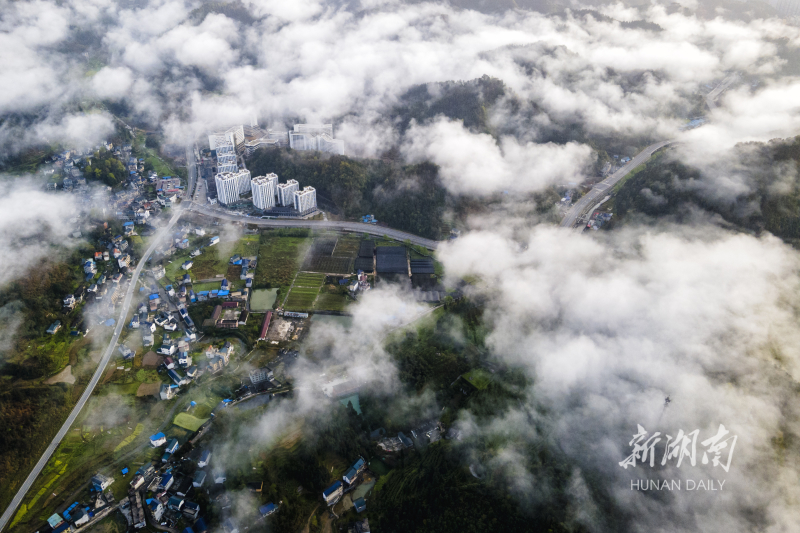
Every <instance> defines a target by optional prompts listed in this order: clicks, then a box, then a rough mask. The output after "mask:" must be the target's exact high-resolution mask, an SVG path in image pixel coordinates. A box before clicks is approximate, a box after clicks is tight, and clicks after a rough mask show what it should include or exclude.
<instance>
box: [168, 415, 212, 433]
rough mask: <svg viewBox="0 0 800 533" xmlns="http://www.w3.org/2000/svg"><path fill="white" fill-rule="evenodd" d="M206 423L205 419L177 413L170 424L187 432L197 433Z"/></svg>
mask: <svg viewBox="0 0 800 533" xmlns="http://www.w3.org/2000/svg"><path fill="white" fill-rule="evenodd" d="M207 421H208V419H207V418H197V417H196V416H192V415H190V414H189V413H178V414H177V415H175V420H173V421H172V423H173V424H175V425H176V426H178V427H181V428H183V429H186V430H189V431H197V430H198V429H200V426H202V425H203V424H205V423H206V422H207Z"/></svg>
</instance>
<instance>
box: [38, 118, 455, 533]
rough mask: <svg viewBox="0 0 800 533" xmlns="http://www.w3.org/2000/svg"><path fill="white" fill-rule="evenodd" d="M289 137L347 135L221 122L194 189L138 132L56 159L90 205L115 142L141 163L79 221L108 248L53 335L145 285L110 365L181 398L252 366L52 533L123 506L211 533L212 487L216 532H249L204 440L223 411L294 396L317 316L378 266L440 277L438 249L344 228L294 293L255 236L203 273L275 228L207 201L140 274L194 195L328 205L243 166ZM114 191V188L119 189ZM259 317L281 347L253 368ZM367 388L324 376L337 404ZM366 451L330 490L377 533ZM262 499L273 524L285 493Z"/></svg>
mask: <svg viewBox="0 0 800 533" xmlns="http://www.w3.org/2000/svg"><path fill="white" fill-rule="evenodd" d="M284 145H288V146H290V147H291V148H293V149H295V150H317V151H321V152H329V153H333V154H342V153H343V152H344V145H343V143H342V142H341V141H339V140H336V139H335V138H333V132H332V128H331V127H330V125H321V126H311V125H297V126H295V128H294V130H293V131H291V132H289V133H288V134H287V133H283V134H276V133H275V132H272V131H265V130H258V129H257V128H254V127H250V128H247V127H244V126H239V127H235V128H232V129H230V130H228V131H226V132H224V133H214V134H211V135H209V147H208V149H203V150H200V151H197V150H196V151H195V153H196V154H197V156H196V160H197V163H198V167H199V168H198V170H199V173H200V177H199V179H198V183H197V186H196V188H195V191H196V192H195V194H194V195H192V193H191V188H192V184H191V183H187V180H186V179H185V178H183V179H182V178H180V177H176V176H164V175H159V173H158V172H156V171H155V170H149V171H145V159H144V158H142V157H136V155H135V154H134V152H135V148H134V147H133V146H132V145H131V144H124V145H122V146H114V145H113V144H112V143H110V142H107V143H105V144H104V145H103V146H100V147H97V148H96V149H94V150H68V151H65V152H62V153H60V154H59V155H57V156H56V157H55V158H54V161H53V167H52V168H51V169H49V170H47V171H46V173H56V175H57V176H59V175H60V176H61V178H62V179H61V182H60V184H58V183H56V184H52V185H49V186H48V188H49V189H53V190H57V191H62V190H63V191H64V192H68V193H72V194H75V195H76V198H78V199H80V200H79V201H82V202H84V203H85V204H86V205H90V204H91V202H92V195H93V194H96V191H92V190H91V189H90V188H89V187H88V186H87V182H86V178H85V176H84V175H83V170H82V169H84V168H86V167H87V166H88V165H91V164H92V159H93V158H96V157H98V155H97V154H98V153H100V151H102V152H103V153H104V154H106V155H108V154H110V155H112V156H113V157H114V158H116V159H117V160H119V161H120V162H121V163H122V164H123V166H124V167H125V169H126V172H127V173H128V175H127V176H126V180H127V181H126V184H125V186H124V188H123V189H122V190H120V191H118V192H116V193H114V194H113V195H111V198H110V199H108V200H107V201H105V202H104V204H105V205H106V209H107V210H108V211H109V212H108V213H104V214H107V215H110V218H109V217H105V220H103V219H99V218H93V217H92V216H91V215H84V216H83V217H78V218H76V220H77V221H78V222H79V227H80V230H78V231H76V232H75V233H74V235H73V237H74V238H76V239H80V238H85V237H86V236H87V234H88V235H100V238H99V240H98V241H97V243H96V244H97V246H98V247H97V249H96V250H95V251H94V252H93V254H92V255H91V256H90V257H84V258H83V261H82V264H81V265H80V268H81V269H82V275H83V276H84V283H83V284H82V285H81V286H80V287H79V288H78V289H77V290H76V291H75V292H74V293H72V294H64V295H63V310H62V313H61V315H60V316H59V318H58V319H57V320H54V321H53V322H52V324H51V325H50V327H49V328H48V329H47V333H49V334H51V335H54V336H55V335H72V336H79V337H80V336H84V335H87V334H88V333H89V332H90V331H92V330H95V329H97V330H103V329H105V330H106V331H111V330H113V329H114V327H115V326H116V321H117V319H115V318H114V317H115V316H118V315H119V313H120V311H121V308H120V304H121V302H122V301H123V300H124V296H125V294H126V293H127V292H128V290H129V289H131V290H132V292H133V294H134V297H133V301H132V305H131V306H130V309H129V310H128V315H127V316H128V318H127V319H126V321H125V324H124V329H123V333H122V335H121V336H120V340H119V342H118V344H117V347H116V352H115V355H114V360H115V361H116V362H114V360H112V363H111V364H110V366H109V369H108V375H109V376H119V375H123V376H124V375H125V374H126V373H128V374H130V373H133V372H137V371H138V370H139V369H144V370H146V371H148V372H151V373H152V372H155V374H153V375H156V376H157V379H156V381H155V382H143V383H141V384H140V385H139V387H138V389H137V391H136V396H137V397H140V398H145V399H146V398H153V399H154V401H163V402H166V403H169V402H178V401H180V399H181V397H182V396H183V395H184V394H190V393H192V391H196V390H202V388H203V387H207V386H208V384H209V383H211V382H213V380H215V379H216V378H217V377H219V376H223V375H227V374H231V375H235V376H236V377H237V378H239V379H240V386H239V387H238V389H236V390H235V392H234V394H232V395H231V396H230V397H227V398H223V399H222V400H221V401H219V403H218V404H216V405H215V406H213V408H212V409H211V410H210V412H209V413H208V414H207V416H199V415H198V416H195V414H196V410H197V409H198V402H195V401H191V402H186V404H185V405H184V404H181V412H182V413H185V416H183V417H182V418H180V417H181V415H180V413H179V417H176V418H175V421H176V422H177V421H178V420H179V418H180V420H182V421H183V422H182V423H183V426H182V427H181V426H180V425H178V424H174V425H170V424H162V426H165V427H164V428H163V430H160V431H158V432H156V433H154V434H152V435H151V436H150V437H149V443H148V444H149V446H150V447H151V448H152V449H153V454H152V460H151V461H150V462H145V463H143V464H138V465H124V467H123V468H116V469H115V470H111V469H110V468H101V469H100V471H99V472H97V473H96V475H94V476H93V477H91V479H89V480H87V481H88V486H87V488H86V489H85V490H83V491H81V492H78V494H77V496H73V497H71V498H70V499H69V500H66V501H63V502H62V503H61V504H60V505H59V509H60V511H59V512H56V513H54V514H52V516H50V517H49V518H48V519H47V525H46V526H44V528H43V529H41V530H40V531H48V532H50V531H51V532H52V533H63V532H65V531H77V530H84V529H87V528H89V527H91V525H92V524H95V523H97V522H98V521H99V520H101V519H102V518H104V517H105V516H107V515H109V514H110V513H113V512H116V511H119V512H121V513H122V514H123V515H124V516H125V519H126V520H127V522H128V524H129V525H130V526H131V527H133V528H136V529H139V528H142V527H145V526H147V525H148V524H149V525H150V526H152V527H153V528H155V529H160V530H164V531H172V532H183V533H205V532H207V531H209V524H207V523H206V521H205V520H204V518H203V517H204V509H203V508H202V506H201V505H199V504H198V503H197V502H196V501H195V500H196V499H197V495H198V494H199V493H204V494H206V495H207V496H208V498H206V501H212V502H214V503H213V505H215V506H218V507H219V508H220V509H221V510H222V515H223V516H224V518H223V520H222V521H221V524H219V525H215V526H214V527H212V529H215V530H219V529H222V530H224V531H225V532H226V533H239V532H241V531H245V530H247V529H248V528H249V527H251V526H252V523H245V522H241V521H237V519H236V518H235V517H234V516H233V514H231V513H230V507H231V504H230V496H229V494H228V492H227V491H226V472H225V470H224V468H223V467H222V466H215V458H217V456H218V455H217V452H216V451H215V450H214V449H212V448H211V447H208V446H206V445H205V444H204V442H205V441H207V438H206V437H207V435H210V434H212V433H213V431H214V421H215V418H216V417H217V416H218V415H219V411H220V410H224V409H237V408H241V409H247V408H252V407H255V406H260V405H264V404H266V403H267V402H270V401H271V400H273V399H274V398H276V397H278V396H280V395H282V394H286V393H287V392H289V391H290V390H291V368H292V366H293V364H294V363H295V362H296V360H297V357H298V351H297V348H296V347H297V346H298V344H299V342H301V341H302V340H303V338H304V337H305V335H306V334H307V332H308V330H309V329H310V327H311V324H312V321H313V319H314V316H318V317H322V319H324V318H325V317H336V316H337V315H345V314H346V313H344V312H343V309H344V307H345V305H346V304H347V302H349V301H355V300H356V299H357V298H358V297H359V294H362V293H364V292H365V291H368V290H370V288H371V287H372V286H373V285H374V283H375V281H376V279H378V278H380V279H387V280H392V279H395V278H397V277H401V278H405V279H406V280H407V279H409V278H415V277H416V278H426V279H427V278H432V277H433V274H434V271H435V266H434V260H433V258H432V257H431V256H426V255H425V254H422V253H420V252H419V251H418V250H417V251H415V250H413V249H411V247H410V246H408V245H407V243H406V245H404V244H403V243H400V242H397V241H394V242H391V243H389V242H385V241H386V240H387V239H384V240H383V241H380V239H371V238H365V236H364V235H360V234H346V233H341V232H340V233H339V234H336V233H332V232H329V233H326V234H324V235H322V236H320V237H317V238H315V239H314V244H313V245H312V247H311V249H310V250H309V251H308V252H307V253H306V256H305V258H304V259H302V261H301V266H300V268H299V270H298V272H297V273H296V274H295V277H294V279H293V280H292V283H291V284H290V287H289V289H288V293H283V291H282V292H281V293H279V294H278V295H277V298H276V292H277V290H276V288H273V289H255V290H254V287H253V283H254V278H255V277H256V273H257V272H258V269H259V264H260V263H261V262H262V261H267V260H268V259H269V258H268V257H265V256H263V255H250V254H248V253H247V250H246V249H244V248H243V249H241V250H239V249H238V248H234V249H232V250H231V252H230V253H229V254H227V255H225V257H224V258H222V257H220V259H221V260H222V263H223V264H224V265H223V267H222V270H223V272H224V273H223V274H219V273H215V274H214V275H213V276H212V275H208V276H210V277H208V276H206V275H198V273H197V270H198V269H197V265H198V264H199V263H203V262H205V263H204V264H207V263H208V262H209V261H210V259H209V258H210V257H212V256H213V257H217V256H220V255H221V250H222V249H223V247H225V246H228V247H230V246H231V245H234V246H238V242H239V241H237V239H242V235H243V236H244V237H243V239H248V238H250V239H255V240H256V241H257V240H258V238H259V236H260V231H259V230H258V229H254V228H253V227H251V226H249V225H248V224H247V223H246V222H235V223H222V224H221V223H220V222H219V221H218V220H216V219H215V218H214V217H213V216H208V215H207V214H206V213H203V214H197V213H193V214H192V216H184V217H183V218H182V221H181V222H180V224H179V225H178V226H177V229H175V228H173V229H172V230H171V231H170V233H169V235H168V236H167V237H166V238H162V239H161V242H160V243H159V244H158V246H157V248H156V251H155V253H154V254H153V255H152V256H151V257H149V258H148V259H147V260H146V264H145V266H144V268H143V270H142V274H141V275H140V276H138V278H134V270H135V267H136V265H137V264H138V263H139V260H140V258H141V254H142V252H143V250H144V249H145V244H146V241H145V239H147V238H156V236H157V234H158V232H159V227H162V226H163V225H164V224H165V221H166V220H167V219H168V218H169V217H170V216H171V215H170V213H171V212H172V211H173V210H174V209H177V208H179V206H180V204H181V203H185V204H188V203H190V201H194V202H197V203H200V204H204V205H206V206H214V207H210V208H211V209H218V210H225V211H226V212H241V210H242V209H244V208H245V207H247V206H250V207H249V209H251V210H257V211H251V212H253V213H255V214H256V215H257V216H258V217H261V216H263V217H268V218H272V217H274V218H298V217H299V218H307V217H311V216H315V215H317V216H318V215H320V213H319V212H318V209H317V199H316V192H315V190H314V189H313V188H312V187H308V186H307V187H304V188H302V189H301V188H300V184H299V183H298V182H297V181H295V180H289V181H288V182H286V183H280V182H279V179H278V176H277V175H276V174H268V175H266V176H257V177H251V176H250V172H249V171H248V170H247V169H246V168H245V167H244V157H243V155H244V154H248V153H251V152H252V151H253V150H255V149H257V148H259V147H262V146H284ZM209 171H210V173H208V172H209ZM204 172H206V173H207V176H206V178H205V179H204V178H203V175H204ZM212 175H213V179H212V177H211V176H212ZM108 189H109V192H108V193H109V194H110V189H111V187H108ZM198 195H202V198H199V197H198ZM181 207H183V206H181ZM237 210H238V211H237ZM87 211H88V210H87ZM109 220H110V221H109ZM361 221H362V222H366V223H368V224H372V225H375V224H376V223H377V221H376V220H375V218H374V216H372V215H364V216H363V217H362V219H361ZM226 224H227V225H228V226H231V225H233V226H235V227H236V228H237V233H236V237H235V238H234V239H231V240H232V241H233V242H225V238H226V237H225V225H226ZM221 239H222V241H221ZM234 243H236V244H234ZM226 249H227V248H226ZM130 285H133V287H132V288H131V287H130ZM423 285H424V287H426V288H425V289H423V290H417V291H415V295H416V298H417V300H419V301H422V302H426V303H430V304H432V305H435V304H437V303H438V302H440V301H441V300H443V298H444V297H445V292H444V290H443V289H442V290H436V289H437V287H432V286H431V284H430V283H428V284H427V285H425V284H423ZM326 287H328V288H329V289H326ZM326 290H327V292H326ZM326 306H328V307H327V308H326ZM253 324H256V325H257V335H256V338H255V340H256V342H257V343H258V344H260V345H266V346H269V347H272V348H274V349H275V350H277V353H278V356H277V358H276V359H274V360H273V361H271V362H270V363H269V364H268V365H263V366H257V367H253V365H252V364H251V361H250V359H249V356H250V354H249V353H245V346H246V345H245V343H244V342H242V341H241V340H240V337H237V336H236V332H237V331H241V330H243V329H244V328H248V327H249V328H253V327H254V326H253ZM226 332H228V333H226ZM228 335H230V336H228ZM362 385H363V384H362V383H360V382H358V381H357V380H355V379H350V378H349V377H348V375H347V373H346V371H341V372H338V373H333V374H330V375H328V376H326V377H325V378H324V379H322V380H321V382H320V383H319V390H320V392H321V393H322V394H323V395H324V397H327V398H328V399H329V401H340V402H342V403H343V404H344V405H353V406H355V407H356V408H357V406H358V391H359V389H360V388H361V386H362ZM177 406H178V404H177V403H175V407H177ZM173 410H174V408H173ZM141 431H142V429H141V425H138V426H137V428H136V429H135V430H134V431H133V433H132V434H131V435H130V438H128V439H126V441H125V442H123V443H121V444H120V446H121V447H122V449H123V450H124V449H125V446H132V445H131V444H130V443H131V442H133V441H134V440H135V439H137V438H139V437H140V433H141ZM406 433H408V436H407V435H406V434H405V433H403V432H400V433H398V434H397V435H396V436H394V435H386V433H385V431H377V432H372V434H371V435H370V437H371V439H372V440H373V441H377V446H378V449H379V450H381V453H383V454H384V455H385V456H386V457H391V456H395V455H398V454H401V453H405V452H406V451H407V450H408V451H411V450H413V449H414V447H415V446H417V445H419V443H424V444H427V443H431V442H435V441H437V440H439V439H441V438H442V437H444V436H446V437H447V438H460V435H459V434H458V432H457V431H455V430H454V429H450V431H449V432H447V431H446V428H444V427H443V426H442V424H441V423H440V422H439V421H438V420H436V419H433V420H430V421H428V422H425V423H423V424H422V425H420V426H418V427H414V428H409V430H408V431H407V432H406ZM144 438H145V436H144V435H141V439H144ZM126 442H127V444H126ZM351 459H352V463H351V466H350V467H348V468H347V470H346V471H345V472H344V474H343V475H341V476H340V477H339V478H338V479H335V480H334V481H333V482H332V483H331V484H330V486H329V487H328V488H327V489H325V490H324V491H323V492H322V493H321V494H319V498H320V502H321V503H324V504H325V505H327V506H329V508H330V512H331V513H333V514H335V513H337V512H341V511H342V510H347V509H351V508H354V509H355V510H356V511H357V513H358V514H359V516H360V517H361V518H359V520H357V521H355V522H353V523H352V527H351V530H352V531H356V532H360V533H361V532H368V531H369V520H368V518H367V517H366V516H367V507H368V504H367V502H368V500H369V492H370V490H371V488H372V487H373V486H374V485H375V478H376V476H375V475H374V474H373V473H372V472H371V471H370V464H369V462H368V461H367V460H365V458H363V457H352V458H351ZM117 466H119V465H117ZM120 479H124V482H125V483H124V487H123V488H122V494H120V489H119V488H118V490H112V488H113V487H112V485H114V486H115V487H121V486H122V485H120V484H119V483H117V484H116V485H115V482H119V481H120ZM247 487H248V490H249V491H251V492H252V493H253V494H254V495H255V496H256V498H258V495H259V494H260V493H261V491H262V483H257V482H253V483H248V485H247ZM298 490H302V488H299V489H298ZM120 496H122V497H120ZM252 511H253V512H252V516H251V521H252V522H253V523H254V522H257V521H261V520H267V519H268V517H270V516H271V515H273V514H275V513H280V511H281V502H280V501H262V502H261V504H260V505H258V506H257V508H254V509H253V510H252ZM226 514H227V515H229V516H225V515H226Z"/></svg>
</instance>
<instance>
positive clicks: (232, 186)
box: [215, 170, 317, 215]
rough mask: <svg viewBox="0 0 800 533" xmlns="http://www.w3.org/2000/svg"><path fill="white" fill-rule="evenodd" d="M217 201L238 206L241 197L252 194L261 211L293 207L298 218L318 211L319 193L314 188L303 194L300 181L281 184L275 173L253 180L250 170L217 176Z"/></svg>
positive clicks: (304, 190) (306, 189) (306, 188)
mask: <svg viewBox="0 0 800 533" xmlns="http://www.w3.org/2000/svg"><path fill="white" fill-rule="evenodd" d="M215 179H216V183H217V199H218V201H219V203H221V204H225V205H228V204H232V203H236V202H238V201H239V199H240V195H241V194H243V193H246V192H248V191H251V190H252V192H253V205H254V206H256V207H257V208H259V209H261V210H262V211H269V210H270V209H272V208H274V207H276V206H281V207H293V208H294V209H295V211H297V213H298V214H300V215H304V214H307V213H310V212H312V211H314V210H316V208H317V191H316V189H314V187H304V188H303V190H300V184H299V183H297V180H289V181H287V182H286V183H278V175H277V174H275V173H270V174H267V175H266V176H256V177H255V178H252V179H251V178H250V171H249V170H240V171H238V172H225V173H221V174H217V176H216V178H215Z"/></svg>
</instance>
